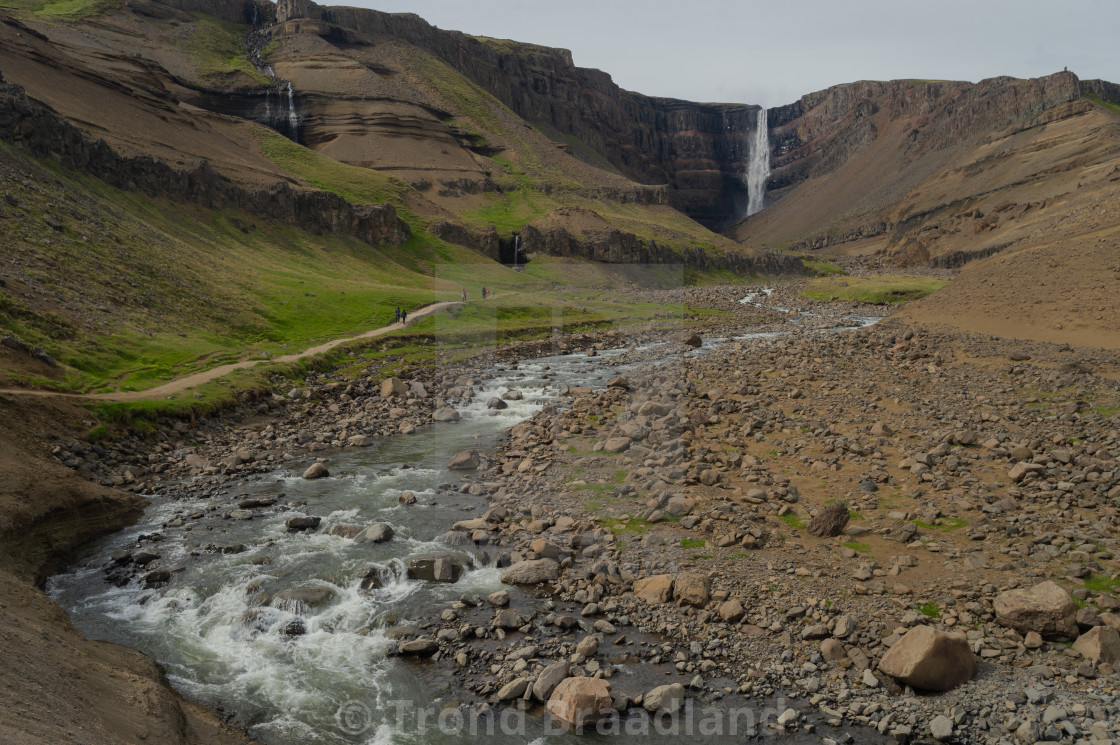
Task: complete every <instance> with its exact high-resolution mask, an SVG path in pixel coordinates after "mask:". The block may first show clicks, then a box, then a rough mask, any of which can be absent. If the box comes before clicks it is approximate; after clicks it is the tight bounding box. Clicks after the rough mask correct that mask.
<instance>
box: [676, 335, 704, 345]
mask: <svg viewBox="0 0 1120 745" xmlns="http://www.w3.org/2000/svg"><path fill="white" fill-rule="evenodd" d="M680 342H681V344H684V345H685V346H686V347H692V348H693V349H695V348H697V347H699V346H700V345H702V344H703V343H704V340H703V339H701V338H700V335H699V334H684V335H683V336H681V337H680Z"/></svg>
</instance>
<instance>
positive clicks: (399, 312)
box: [393, 305, 401, 323]
mask: <svg viewBox="0 0 1120 745" xmlns="http://www.w3.org/2000/svg"><path fill="white" fill-rule="evenodd" d="M393 322H394V323H400V322H401V306H399V305H398V306H397V315H396V318H395V319H394V321H393Z"/></svg>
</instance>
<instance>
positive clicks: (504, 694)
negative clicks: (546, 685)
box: [498, 678, 533, 701]
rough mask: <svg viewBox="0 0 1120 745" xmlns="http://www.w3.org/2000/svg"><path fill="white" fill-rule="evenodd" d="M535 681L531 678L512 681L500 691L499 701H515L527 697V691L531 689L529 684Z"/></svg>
mask: <svg viewBox="0 0 1120 745" xmlns="http://www.w3.org/2000/svg"><path fill="white" fill-rule="evenodd" d="M532 682H533V681H532V680H531V679H529V678H517V679H516V680H511V681H510V682H508V683H506V684H505V685H504V686H502V687H501V688H499V689H498V700H499V701H513V700H515V699H519V698H521V697H523V696H524V695H525V691H527V690H528V689H529V684H530V683H532Z"/></svg>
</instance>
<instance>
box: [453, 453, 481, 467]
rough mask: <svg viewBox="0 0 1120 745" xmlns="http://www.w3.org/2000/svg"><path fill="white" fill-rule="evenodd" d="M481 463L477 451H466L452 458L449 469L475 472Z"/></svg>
mask: <svg viewBox="0 0 1120 745" xmlns="http://www.w3.org/2000/svg"><path fill="white" fill-rule="evenodd" d="M479 463H480V460H479V457H478V451H477V450H464V451H462V452H460V453H456V454H455V455H453V456H451V460H450V461H448V463H447V467H448V468H450V469H451V470H452V471H473V470H474V469H476V468H478V465H479Z"/></svg>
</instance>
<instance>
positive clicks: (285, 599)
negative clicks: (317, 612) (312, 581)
mask: <svg viewBox="0 0 1120 745" xmlns="http://www.w3.org/2000/svg"><path fill="white" fill-rule="evenodd" d="M334 597H335V592H334V590H332V589H330V588H329V587H290V588H288V589H287V590H281V591H280V592H278V593H276V595H274V596H273V598H272V605H273V607H275V608H288V609H290V610H292V612H295V613H298V612H299V611H300V610H302V609H304V608H318V607H319V606H322V605H326V604H327V603H329V602H330V601H331V600H333V599H334Z"/></svg>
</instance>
